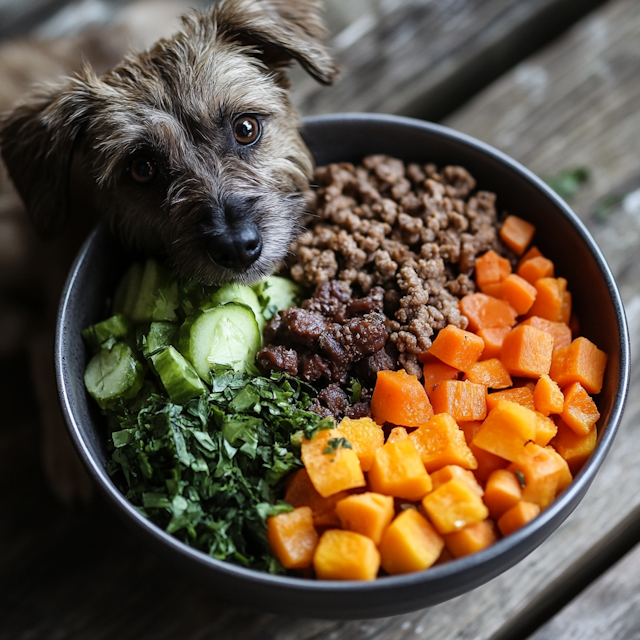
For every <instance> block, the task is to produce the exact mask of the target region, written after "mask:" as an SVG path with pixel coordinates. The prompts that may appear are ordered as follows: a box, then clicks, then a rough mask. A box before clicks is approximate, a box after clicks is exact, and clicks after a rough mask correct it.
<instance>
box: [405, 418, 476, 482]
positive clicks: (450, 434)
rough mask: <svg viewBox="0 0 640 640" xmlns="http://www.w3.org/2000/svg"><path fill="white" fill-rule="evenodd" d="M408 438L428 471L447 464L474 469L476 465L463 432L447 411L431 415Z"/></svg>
mask: <svg viewBox="0 0 640 640" xmlns="http://www.w3.org/2000/svg"><path fill="white" fill-rule="evenodd" d="M409 440H411V441H412V442H413V444H414V445H415V447H416V449H417V451H418V453H419V454H420V460H421V461H422V464H423V465H424V466H425V468H426V470H427V471H428V472H429V473H431V472H432V471H436V470H437V469H441V468H442V467H444V466H446V465H449V464H455V465H459V466H460V467H463V468H465V469H475V468H476V466H477V463H476V460H475V458H474V457H473V454H472V453H471V451H470V449H469V447H468V446H467V443H466V441H465V439H464V433H463V432H462V431H461V430H460V428H459V427H458V425H457V423H456V421H455V420H454V419H453V417H452V416H451V415H449V414H448V413H439V414H437V415H435V416H433V418H431V420H429V422H427V424H426V425H423V426H422V427H419V428H418V429H416V430H415V431H413V432H412V433H410V434H409Z"/></svg>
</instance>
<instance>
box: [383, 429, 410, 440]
mask: <svg viewBox="0 0 640 640" xmlns="http://www.w3.org/2000/svg"><path fill="white" fill-rule="evenodd" d="M408 437H409V434H408V433H407V430H406V429H405V428H404V427H393V429H391V431H390V432H389V435H388V436H387V442H398V440H404V439H405V438H408Z"/></svg>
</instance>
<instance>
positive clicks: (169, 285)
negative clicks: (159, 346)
mask: <svg viewBox="0 0 640 640" xmlns="http://www.w3.org/2000/svg"><path fill="white" fill-rule="evenodd" d="M179 306H180V301H179V296H178V281H177V280H176V279H175V278H174V277H173V276H172V275H171V272H170V271H169V270H168V269H165V268H164V267H163V266H161V265H159V264H158V263H157V262H156V261H155V260H154V259H153V258H149V259H148V260H147V261H146V262H145V265H144V271H143V273H142V280H141V282H140V290H139V292H138V297H137V300H136V303H135V305H134V307H133V311H132V312H131V320H132V322H133V323H134V324H142V323H143V322H153V321H158V320H168V321H175V320H177V319H178V316H177V315H176V309H177V308H178V307H179Z"/></svg>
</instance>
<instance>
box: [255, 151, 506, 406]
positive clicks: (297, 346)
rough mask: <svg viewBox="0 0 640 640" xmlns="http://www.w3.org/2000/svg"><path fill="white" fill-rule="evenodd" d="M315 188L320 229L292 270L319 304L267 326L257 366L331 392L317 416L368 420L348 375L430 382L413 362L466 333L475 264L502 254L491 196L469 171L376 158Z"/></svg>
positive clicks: (310, 231)
mask: <svg viewBox="0 0 640 640" xmlns="http://www.w3.org/2000/svg"><path fill="white" fill-rule="evenodd" d="M316 182H317V184H318V193H317V211H316V213H317V218H315V219H314V220H312V221H311V222H310V224H308V225H307V230H306V232H304V233H303V234H302V235H301V236H300V237H299V238H298V240H297V242H296V243H294V245H293V247H292V251H293V253H294V254H295V258H294V259H293V261H292V262H291V263H290V264H289V269H290V274H291V277H292V278H293V279H294V280H295V281H297V282H299V283H301V284H303V285H304V286H306V287H309V288H315V293H314V295H313V297H311V298H310V299H308V300H306V301H305V302H304V303H303V305H302V307H301V308H295V309H289V310H287V311H285V312H281V313H280V314H278V315H277V316H276V317H275V318H274V319H273V320H272V321H271V323H270V324H269V325H268V327H267V329H266V332H265V337H266V339H267V342H269V343H270V344H269V345H268V346H267V347H265V349H263V350H262V351H261V352H260V354H259V357H258V362H259V364H260V366H261V367H262V368H263V369H265V370H272V369H276V370H284V371H289V372H292V371H294V370H297V375H298V376H300V377H302V378H303V379H305V380H308V381H310V382H315V383H316V384H318V385H319V386H320V387H325V388H324V389H323V391H322V392H321V393H320V397H319V401H320V405H319V407H318V410H319V411H320V412H321V413H323V412H324V413H326V412H328V413H330V414H332V415H335V416H336V417H341V416H342V415H351V413H350V412H352V413H353V412H354V411H355V412H356V413H357V411H358V410H360V409H358V410H356V409H353V408H350V405H349V403H348V399H347V395H346V393H344V390H343V389H342V388H341V387H340V385H344V384H345V383H346V382H347V380H348V379H349V377H350V376H353V375H355V376H357V377H358V378H359V379H360V380H361V381H362V382H363V383H364V384H365V385H368V386H372V385H373V384H374V383H375V374H376V372H377V371H380V370H382V369H394V370H395V369H398V368H404V369H405V370H406V371H407V372H408V373H410V374H413V375H417V376H418V377H419V378H421V377H422V367H421V365H420V364H419V363H418V360H417V355H418V354H419V353H422V352H424V351H426V350H427V349H429V347H430V346H431V342H432V336H433V335H434V334H435V333H437V332H438V331H439V330H440V329H442V328H444V327H445V326H446V325H447V324H454V325H456V326H458V327H460V328H462V329H464V328H466V326H467V319H466V318H465V317H464V316H463V315H461V314H460V312H459V310H458V299H459V298H461V297H462V296H464V295H466V294H468V293H472V292H473V291H475V285H474V282H473V280H472V279H471V275H472V273H473V270H474V267H475V260H476V256H478V255H481V254H483V253H484V252H486V251H487V250H488V249H490V248H494V249H496V250H498V251H499V252H500V253H501V254H503V255H504V254H505V249H504V247H502V246H501V244H500V241H499V238H498V233H497V214H496V209H495V195H494V194H492V193H489V192H486V191H476V192H475V193H474V189H475V186H476V183H475V180H474V179H473V177H472V176H471V175H470V174H469V173H468V172H467V171H466V170H465V169H464V168H462V167H454V166H450V167H444V168H443V169H442V170H441V171H438V169H437V167H436V166H435V165H432V164H426V165H419V164H409V165H406V166H405V164H404V163H403V162H402V161H400V160H397V159H395V158H390V157H388V156H384V155H374V156H369V157H367V158H365V159H364V160H363V162H362V164H361V165H358V166H354V165H352V164H350V163H340V164H330V165H328V166H326V167H320V168H318V169H317V170H316ZM383 314H384V315H383ZM327 384H328V385H329V386H327ZM345 403H346V404H345ZM364 404H365V405H366V402H365V403H364Z"/></svg>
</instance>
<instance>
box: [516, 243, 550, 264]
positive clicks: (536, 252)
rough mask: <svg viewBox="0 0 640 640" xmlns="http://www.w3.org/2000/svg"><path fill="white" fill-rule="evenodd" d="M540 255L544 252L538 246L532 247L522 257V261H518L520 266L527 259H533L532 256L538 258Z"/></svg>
mask: <svg viewBox="0 0 640 640" xmlns="http://www.w3.org/2000/svg"><path fill="white" fill-rule="evenodd" d="M538 256H542V252H541V251H540V249H538V247H531V248H530V249H529V250H528V251H527V252H526V253H525V254H524V255H523V256H522V257H521V258H520V262H518V267H519V266H520V265H522V264H524V263H525V262H526V261H527V260H531V258H537V257H538ZM542 257H544V256H542Z"/></svg>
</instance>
